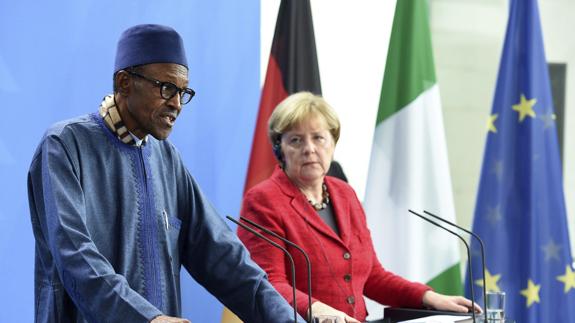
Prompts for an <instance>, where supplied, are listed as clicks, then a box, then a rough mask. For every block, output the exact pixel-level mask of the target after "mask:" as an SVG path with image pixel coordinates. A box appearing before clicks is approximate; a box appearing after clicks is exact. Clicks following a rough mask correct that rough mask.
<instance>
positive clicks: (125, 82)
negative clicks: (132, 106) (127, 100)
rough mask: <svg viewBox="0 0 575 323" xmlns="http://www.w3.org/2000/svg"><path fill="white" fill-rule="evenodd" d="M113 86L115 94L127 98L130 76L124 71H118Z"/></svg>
mask: <svg viewBox="0 0 575 323" xmlns="http://www.w3.org/2000/svg"><path fill="white" fill-rule="evenodd" d="M114 84H115V87H116V92H117V93H119V94H120V95H122V96H127V95H128V93H130V85H131V83H130V75H129V74H128V72H126V71H123V70H122V71H118V73H116V76H115V77H114Z"/></svg>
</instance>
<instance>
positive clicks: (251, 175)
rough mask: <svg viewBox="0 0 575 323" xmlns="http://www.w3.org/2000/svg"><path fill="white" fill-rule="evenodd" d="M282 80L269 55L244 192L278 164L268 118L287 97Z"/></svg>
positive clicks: (273, 60) (273, 59)
mask: <svg viewBox="0 0 575 323" xmlns="http://www.w3.org/2000/svg"><path fill="white" fill-rule="evenodd" d="M287 95H288V94H287V92H286V90H285V88H284V85H283V81H282V72H281V70H280V68H279V66H278V64H277V62H276V60H275V58H274V57H273V56H270V60H269V62H268V70H267V73H266V80H265V83H264V88H263V91H262V97H261V100H260V107H259V112H258V119H257V121H256V130H255V132H254V140H253V143H252V152H251V155H250V164H249V168H248V175H247V177H246V184H245V187H244V193H245V192H247V191H248V190H249V189H250V188H251V187H252V186H254V185H255V184H257V183H259V182H261V181H263V180H264V179H266V178H268V177H269V176H270V175H271V174H272V172H273V169H274V167H275V165H277V164H278V162H277V160H276V158H275V157H274V155H273V153H272V146H271V143H270V142H269V140H268V135H267V134H268V119H269V117H270V115H271V114H272V111H273V110H274V108H275V107H276V106H277V105H278V104H279V103H280V102H281V101H282V100H283V99H285V98H286V97H287Z"/></svg>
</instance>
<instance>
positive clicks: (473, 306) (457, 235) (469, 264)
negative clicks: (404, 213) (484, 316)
mask: <svg viewBox="0 0 575 323" xmlns="http://www.w3.org/2000/svg"><path fill="white" fill-rule="evenodd" d="M408 211H409V212H410V213H412V214H414V215H417V216H418V217H420V218H422V219H424V220H425V221H427V222H429V223H431V224H433V225H435V226H436V227H440V228H442V229H443V230H445V231H447V232H449V233H451V234H453V235H455V236H456V237H458V238H459V239H460V240H461V241H462V242H463V244H464V245H465V249H467V265H468V267H469V288H470V289H471V315H472V316H473V323H475V293H474V292H473V274H472V272H471V255H470V252H469V245H468V244H467V242H466V241H465V239H463V237H461V236H460V235H459V234H457V233H455V232H453V231H451V230H449V229H448V228H446V227H444V226H442V225H441V224H439V223H437V222H434V221H432V220H430V219H428V218H426V217H424V216H423V215H421V214H419V213H417V212H414V211H412V210H408Z"/></svg>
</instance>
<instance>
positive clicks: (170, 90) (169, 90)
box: [126, 70, 196, 104]
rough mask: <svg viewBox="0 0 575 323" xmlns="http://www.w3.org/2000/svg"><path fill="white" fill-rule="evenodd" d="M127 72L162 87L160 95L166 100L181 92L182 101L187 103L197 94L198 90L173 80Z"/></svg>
mask: <svg viewBox="0 0 575 323" xmlns="http://www.w3.org/2000/svg"><path fill="white" fill-rule="evenodd" d="M126 72H128V73H129V74H130V75H134V76H137V77H139V78H142V79H144V80H146V81H148V82H151V83H153V84H154V85H155V86H157V87H159V88H160V95H161V96H162V98H163V99H164V100H170V99H171V98H173V97H174V96H175V95H176V94H179V95H180V103H181V104H186V103H188V102H190V101H191V100H192V98H193V97H194V95H196V91H194V90H192V89H190V88H187V87H186V88H179V87H178V86H177V85H175V84H174V83H171V82H162V81H158V80H155V79H153V78H149V77H147V76H144V75H142V74H139V73H136V72H134V71H129V70H126Z"/></svg>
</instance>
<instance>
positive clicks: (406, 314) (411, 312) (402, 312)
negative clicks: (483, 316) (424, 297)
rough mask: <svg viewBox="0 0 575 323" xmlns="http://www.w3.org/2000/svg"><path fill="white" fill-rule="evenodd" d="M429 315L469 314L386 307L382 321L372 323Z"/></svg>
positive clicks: (388, 322)
mask: <svg viewBox="0 0 575 323" xmlns="http://www.w3.org/2000/svg"><path fill="white" fill-rule="evenodd" d="M431 315H452V316H468V315H469V313H454V312H445V311H435V310H424V309H418V308H400V307H386V308H384V309H383V319H381V320H377V321H372V323H396V322H401V321H406V320H412V319H417V318H420V317H426V316H431Z"/></svg>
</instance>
